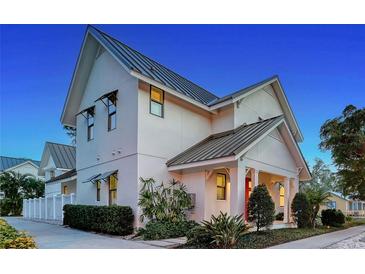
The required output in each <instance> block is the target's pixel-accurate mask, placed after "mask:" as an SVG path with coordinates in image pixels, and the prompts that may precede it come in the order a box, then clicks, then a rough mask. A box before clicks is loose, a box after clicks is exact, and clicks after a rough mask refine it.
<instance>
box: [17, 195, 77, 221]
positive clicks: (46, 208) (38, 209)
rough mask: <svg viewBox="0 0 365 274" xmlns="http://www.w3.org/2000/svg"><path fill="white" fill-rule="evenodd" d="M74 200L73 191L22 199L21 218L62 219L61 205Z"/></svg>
mask: <svg viewBox="0 0 365 274" xmlns="http://www.w3.org/2000/svg"><path fill="white" fill-rule="evenodd" d="M75 201H76V195H75V193H71V194H67V195H65V194H57V195H53V196H47V197H41V198H34V199H23V218H26V219H39V220H49V221H62V220H63V206H64V205H66V204H75Z"/></svg>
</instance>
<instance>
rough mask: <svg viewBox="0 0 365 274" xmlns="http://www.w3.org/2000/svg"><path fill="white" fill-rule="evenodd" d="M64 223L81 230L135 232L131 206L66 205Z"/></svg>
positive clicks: (123, 233)
mask: <svg viewBox="0 0 365 274" xmlns="http://www.w3.org/2000/svg"><path fill="white" fill-rule="evenodd" d="M63 210H64V218H63V224H64V225H68V226H70V227H73V228H78V229H81V230H87V231H95V232H101V233H106V234H114V235H129V234H132V233H133V219H134V216H133V213H132V209H131V208H130V207H129V206H117V205H113V206H91V205H65V206H64V207H63Z"/></svg>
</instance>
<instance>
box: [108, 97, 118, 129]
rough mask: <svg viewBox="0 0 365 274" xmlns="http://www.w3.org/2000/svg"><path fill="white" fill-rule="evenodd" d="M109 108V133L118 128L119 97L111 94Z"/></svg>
mask: <svg viewBox="0 0 365 274" xmlns="http://www.w3.org/2000/svg"><path fill="white" fill-rule="evenodd" d="M107 107H108V131H110V130H113V129H115V128H116V127H117V97H116V94H111V95H110V96H108V98H107Z"/></svg>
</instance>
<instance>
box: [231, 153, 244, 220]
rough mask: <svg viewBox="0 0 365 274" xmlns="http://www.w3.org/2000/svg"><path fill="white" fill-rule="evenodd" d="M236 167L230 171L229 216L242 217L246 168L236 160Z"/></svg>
mask: <svg viewBox="0 0 365 274" xmlns="http://www.w3.org/2000/svg"><path fill="white" fill-rule="evenodd" d="M237 162H238V163H237V167H235V168H232V169H231V170H230V183H231V184H230V214H231V215H243V214H244V212H245V185H246V183H245V180H246V166H245V164H244V163H243V162H242V161H240V160H238V161H237Z"/></svg>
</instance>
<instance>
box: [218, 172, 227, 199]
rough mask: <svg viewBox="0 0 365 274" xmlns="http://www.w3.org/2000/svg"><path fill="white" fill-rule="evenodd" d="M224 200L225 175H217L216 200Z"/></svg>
mask: <svg viewBox="0 0 365 274" xmlns="http://www.w3.org/2000/svg"><path fill="white" fill-rule="evenodd" d="M225 199H226V175H225V174H217V200H225Z"/></svg>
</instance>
